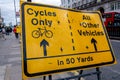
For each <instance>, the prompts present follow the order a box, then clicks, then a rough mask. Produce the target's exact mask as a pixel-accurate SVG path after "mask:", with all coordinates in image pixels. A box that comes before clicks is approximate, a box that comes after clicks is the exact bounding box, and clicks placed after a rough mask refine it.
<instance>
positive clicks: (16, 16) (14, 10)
mask: <svg viewBox="0 0 120 80" xmlns="http://www.w3.org/2000/svg"><path fill="white" fill-rule="evenodd" d="M14 11H15V20H16V25H17V16H16V5H15V0H14Z"/></svg>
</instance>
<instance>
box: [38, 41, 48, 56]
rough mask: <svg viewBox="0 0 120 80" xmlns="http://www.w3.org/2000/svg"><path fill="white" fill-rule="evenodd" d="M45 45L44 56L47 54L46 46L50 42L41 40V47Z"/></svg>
mask: <svg viewBox="0 0 120 80" xmlns="http://www.w3.org/2000/svg"><path fill="white" fill-rule="evenodd" d="M41 46H43V51H44V56H47V49H46V46H49V43H48V42H47V41H46V40H45V39H43V40H42V41H41V42H40V47H41Z"/></svg>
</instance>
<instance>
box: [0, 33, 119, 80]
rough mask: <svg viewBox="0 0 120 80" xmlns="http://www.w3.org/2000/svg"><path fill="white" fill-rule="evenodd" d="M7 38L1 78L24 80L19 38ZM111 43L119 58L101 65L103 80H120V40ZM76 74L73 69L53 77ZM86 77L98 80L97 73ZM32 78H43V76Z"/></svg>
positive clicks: (1, 51) (1, 49)
mask: <svg viewBox="0 0 120 80" xmlns="http://www.w3.org/2000/svg"><path fill="white" fill-rule="evenodd" d="M6 38H7V40H3V39H0V80H22V77H21V76H22V73H21V52H20V51H21V50H20V43H19V40H18V39H15V37H14V34H11V35H10V36H6ZM111 43H112V47H113V50H114V53H115V56H116V59H117V64H116V65H112V66H103V67H101V68H100V70H101V72H102V73H101V78H102V79H101V80H120V69H119V66H120V45H119V44H120V41H119V40H111ZM94 71H95V69H89V70H84V71H83V74H85V73H89V72H94ZM75 74H78V73H77V72H76V71H73V72H65V73H60V74H54V75H53V79H58V78H64V77H68V76H72V75H75ZM84 79H85V80H97V78H96V75H91V76H87V77H84ZM30 80H42V77H40V78H39V79H38V78H34V79H30ZM82 80H83V79H82Z"/></svg>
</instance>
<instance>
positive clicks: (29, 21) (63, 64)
mask: <svg viewBox="0 0 120 80" xmlns="http://www.w3.org/2000/svg"><path fill="white" fill-rule="evenodd" d="M21 7H22V21H21V22H22V39H23V68H24V74H25V75H26V76H27V77H34V76H38V75H45V74H50V73H56V72H63V71H69V70H75V69H86V68H91V67H99V66H103V65H108V64H114V63H115V58H114V55H113V51H112V49H111V46H110V43H109V40H108V36H107V34H106V31H105V28H104V26H103V23H102V19H101V17H100V14H99V12H85V11H75V10H70V9H64V8H59V7H54V6H48V5H42V4H35V3H23V4H22V6H21Z"/></svg>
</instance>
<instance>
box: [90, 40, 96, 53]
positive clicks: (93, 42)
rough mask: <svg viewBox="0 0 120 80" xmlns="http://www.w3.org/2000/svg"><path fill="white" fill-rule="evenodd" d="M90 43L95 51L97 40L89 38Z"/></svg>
mask: <svg viewBox="0 0 120 80" xmlns="http://www.w3.org/2000/svg"><path fill="white" fill-rule="evenodd" d="M91 44H93V45H94V49H95V51H97V46H96V44H97V41H96V40H95V39H94V38H92V39H91Z"/></svg>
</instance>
